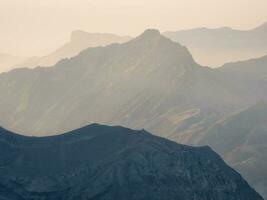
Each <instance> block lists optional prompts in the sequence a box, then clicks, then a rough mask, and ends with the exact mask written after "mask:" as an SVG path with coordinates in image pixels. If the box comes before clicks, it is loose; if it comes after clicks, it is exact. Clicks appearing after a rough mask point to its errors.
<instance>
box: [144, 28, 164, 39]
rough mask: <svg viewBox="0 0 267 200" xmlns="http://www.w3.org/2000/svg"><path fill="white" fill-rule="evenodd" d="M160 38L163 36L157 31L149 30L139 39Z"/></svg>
mask: <svg viewBox="0 0 267 200" xmlns="http://www.w3.org/2000/svg"><path fill="white" fill-rule="evenodd" d="M159 37H162V35H161V34H160V32H159V30H157V29H147V30H145V31H144V32H143V33H142V34H141V35H140V36H139V38H159Z"/></svg>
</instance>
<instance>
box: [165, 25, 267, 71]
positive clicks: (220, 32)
mask: <svg viewBox="0 0 267 200" xmlns="http://www.w3.org/2000/svg"><path fill="white" fill-rule="evenodd" d="M266 34H267V23H264V24H262V25H261V26H259V27H257V28H254V29H251V30H246V31H241V30H234V29H231V28H228V27H222V28H217V29H208V28H197V29H192V30H182V31H177V32H166V33H165V34H164V35H165V36H166V37H169V38H171V39H172V40H174V41H177V42H179V43H181V44H183V45H185V46H187V47H188V48H189V50H190V52H192V54H193V55H194V58H195V59H196V61H197V62H198V63H200V64H202V65H208V66H214V67H218V66H221V65H223V64H224V63H228V62H232V61H239V60H246V59H251V58H255V57H260V56H264V55H266V54H267V39H266Z"/></svg>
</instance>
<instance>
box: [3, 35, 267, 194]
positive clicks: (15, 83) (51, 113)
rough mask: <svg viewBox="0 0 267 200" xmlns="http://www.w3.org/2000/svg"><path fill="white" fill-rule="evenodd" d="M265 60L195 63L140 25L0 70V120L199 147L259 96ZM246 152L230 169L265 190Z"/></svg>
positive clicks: (24, 129)
mask: <svg viewBox="0 0 267 200" xmlns="http://www.w3.org/2000/svg"><path fill="white" fill-rule="evenodd" d="M266 64H267V59H266V57H261V58H258V59H253V60H248V61H243V62H237V63H228V64H226V65H224V66H223V67H221V68H216V69H212V68H209V67H202V66H200V65H198V64H197V63H196V62H195V61H194V59H193V58H192V55H191V54H190V52H189V51H188V50H187V48H186V47H184V46H182V45H180V44H178V43H175V42H173V41H171V40H170V39H168V38H166V37H164V36H162V35H161V34H160V33H159V32H158V31H157V30H147V31H145V32H144V33H143V34H142V35H140V36H138V37H137V38H134V39H133V40H130V41H129V42H126V43H123V44H112V45H108V46H105V47H96V48H89V49H87V50H84V51H82V52H81V53H80V54H78V55H77V56H75V57H73V58H70V59H64V60H61V61H60V62H58V63H57V64H56V65H55V66H53V67H50V68H42V67H37V68H35V69H26V68H21V69H15V70H12V71H10V72H8V73H2V74H0V94H1V95H2V98H0V113H1V115H0V124H1V125H2V126H4V127H6V128H8V129H10V130H14V131H16V132H20V133H23V134H27V135H35V136H41V135H51V134H58V133H62V132H66V131H69V130H73V129H76V128H78V127H82V126H85V125H86V124H90V123H93V122H97V123H102V124H109V125H114V124H118V125H123V126H127V127H130V128H134V129H142V128H145V129H146V130H148V131H151V132H153V133H155V134H156V135H159V136H162V137H166V138H169V139H172V140H175V141H177V142H179V143H184V144H194V145H199V144H200V142H201V141H203V140H202V139H203V138H205V137H206V136H207V135H209V134H208V133H209V132H210V130H211V127H213V126H214V125H215V124H216V123H218V122H219V121H220V120H222V119H224V118H225V116H229V115H232V114H233V113H238V112H240V111H241V110H243V109H246V108H248V107H250V106H252V105H255V104H257V103H258V102H259V101H261V100H262V101H266V100H267V93H266V91H267V79H266V77H267V71H266ZM240 126H241V124H240ZM240 128H242V126H241V127H240ZM233 134H234V133H233ZM207 137H208V136H207ZM229 140H230V141H231V139H230V138H229ZM207 141H213V140H212V139H211V140H207ZM208 144H209V143H208ZM210 145H211V146H212V145H213V143H210ZM255 145H256V144H255ZM237 148H238V146H237ZM255 148H258V146H257V145H256V146H255ZM219 153H221V155H222V156H225V154H224V153H223V152H219ZM231 153H233V154H234V153H236V155H233V157H237V156H238V155H239V153H238V151H233V152H231ZM252 158H253V159H251V169H253V170H251V171H246V168H247V167H246V166H245V165H240V167H237V168H236V169H238V170H239V172H241V173H244V176H245V177H247V178H248V181H249V182H250V183H251V184H252V186H253V187H256V188H257V189H258V191H261V192H262V191H264V190H265V191H266V189H265V188H266V186H265V183H264V184H261V183H260V181H261V179H258V181H254V179H253V173H254V172H255V171H256V170H257V157H256V154H255V155H253V154H252ZM226 160H227V159H226ZM227 161H229V163H230V164H232V166H234V167H235V162H232V161H231V160H227ZM254 161H255V162H254ZM266 166H267V165H266ZM243 167H244V168H243ZM265 168H266V167H265ZM258 172H259V174H260V176H261V177H266V176H265V172H264V171H263V170H261V171H260V170H259V171H258ZM259 185H260V187H259ZM262 188H263V189H262ZM262 194H263V193H262ZM263 195H264V194H263Z"/></svg>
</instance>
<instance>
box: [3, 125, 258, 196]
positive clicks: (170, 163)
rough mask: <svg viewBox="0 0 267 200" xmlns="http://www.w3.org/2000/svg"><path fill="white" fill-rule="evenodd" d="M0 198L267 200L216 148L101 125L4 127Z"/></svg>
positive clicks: (144, 132)
mask: <svg viewBox="0 0 267 200" xmlns="http://www.w3.org/2000/svg"><path fill="white" fill-rule="evenodd" d="M0 150H1V152H2V153H1V155H0V166H1V168H0V186H1V187H0V199H12V200H23V199H35V200H39V199H40V200H61V199H62V200H63V199H64V200H66V199H68V200H72V199H73V200H74V199H75V200H76V199H80V200H85V199H94V200H102V199H103V200H104V199H105V200H109V199H110V200H111V199H112V200H113V199H114V198H116V199H118V200H120V199H121V200H124V199H128V200H139V199H140V200H141V199H147V200H150V199H151V200H152V199H153V200H154V199H158V200H165V199H166V200H169V199H187V200H195V199H198V200H210V199H221V200H263V199H262V198H261V197H260V196H259V195H258V194H257V193H256V192H255V191H254V190H253V189H252V188H251V187H250V186H249V185H248V184H247V182H246V181H245V180H244V179H243V178H242V177H241V176H240V175H239V174H238V173H237V172H235V171H234V170H233V169H231V168H230V167H228V166H227V165H226V164H225V163H224V161H223V160H222V159H221V158H220V157H219V156H218V155H217V154H216V153H215V152H213V151H212V150H211V149H210V148H209V147H190V146H184V145H180V144H176V143H174V142H171V141H168V140H166V139H163V138H159V137H156V136H153V135H151V134H150V133H148V132H146V131H144V130H142V131H134V130H130V129H127V128H123V127H108V126H102V125H98V124H93V125H90V126H86V127H83V128H80V129H78V130H74V131H71V132H68V133H65V134H63V135H59V136H52V137H43V138H37V137H25V136H21V135H17V134H14V133H12V132H9V131H7V130H5V129H2V128H0Z"/></svg>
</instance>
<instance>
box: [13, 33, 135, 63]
mask: <svg viewBox="0 0 267 200" xmlns="http://www.w3.org/2000/svg"><path fill="white" fill-rule="evenodd" d="M130 39H131V38H130V37H128V36H118V35H114V34H109V33H87V32H84V31H81V30H76V31H73V32H72V34H71V38H70V41H69V42H68V43H66V44H65V45H63V46H62V47H60V48H58V49H57V50H55V51H54V52H52V53H50V54H49V55H46V56H43V57H32V58H29V59H27V60H25V61H24V62H22V63H19V64H18V65H17V67H37V66H52V65H54V64H56V63H57V62H58V61H59V60H61V59H64V58H71V57H73V56H76V55H77V54H79V53H80V52H81V51H83V50H85V49H87V48H89V47H97V46H106V45H109V44H112V43H124V42H127V41H129V40H130Z"/></svg>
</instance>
